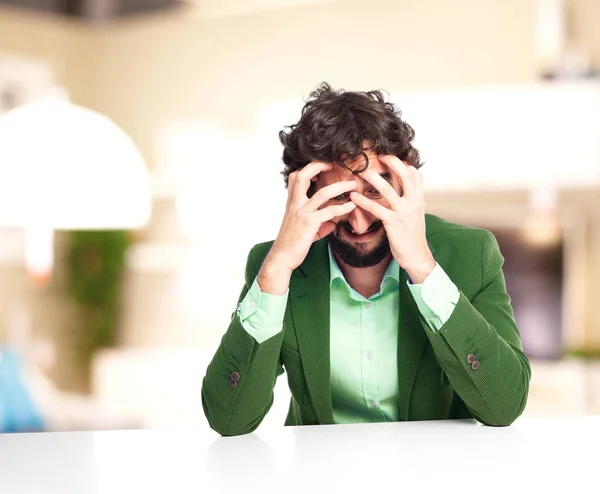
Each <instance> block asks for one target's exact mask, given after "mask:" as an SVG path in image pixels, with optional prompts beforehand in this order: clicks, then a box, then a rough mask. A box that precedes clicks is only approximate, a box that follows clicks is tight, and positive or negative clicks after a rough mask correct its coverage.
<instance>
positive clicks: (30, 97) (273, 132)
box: [0, 0, 600, 431]
mask: <svg viewBox="0 0 600 494" xmlns="http://www.w3.org/2000/svg"><path fill="white" fill-rule="evenodd" d="M599 18H600V2H597V1H596V0H564V1H560V0H503V1H498V0H454V1H452V2H447V1H445V0H420V1H418V2H417V1H409V0H393V1H392V0H371V1H370V2H368V3H367V2H364V1H354V0H285V1H284V0H188V1H185V2H183V1H179V0H68V1H65V2H56V1H51V0H0V349H1V350H0V430H3V431H15V430H77V429H108V428H113V429H119V428H136V427H151V428H159V427H160V428H207V427H208V425H207V423H206V420H205V418H204V415H203V413H202V407H201V401H200V386H201V379H202V377H203V375H204V370H205V368H206V365H207V364H208V361H209V360H210V358H211V357H212V354H213V352H214V351H215V349H216V347H217V345H218V343H219V341H220V338H221V336H222V334H223V332H224V331H225V330H226V328H227V326H228V323H229V320H230V316H231V313H232V312H233V310H234V309H235V305H236V302H237V297H238V294H239V291H240V289H241V287H242V283H243V270H244V265H245V261H246V255H247V253H248V251H249V249H250V247H251V246H252V245H253V244H255V243H257V242H261V241H265V240H270V239H273V238H274V237H275V236H276V234H277V231H278V227H279V224H280V221H281V217H282V214H283V210H284V205H285V197H286V191H285V189H284V186H283V180H282V177H281V176H280V174H279V172H280V171H281V169H282V163H281V145H280V144H279V140H278V137H277V132H278V131H279V130H280V129H282V128H283V127H284V126H285V125H289V124H292V123H294V122H296V121H297V120H298V118H299V111H300V109H301V108H302V105H303V99H304V98H306V97H307V96H308V94H309V92H310V91H311V90H312V89H313V88H314V87H315V86H317V85H318V84H319V83H320V82H321V81H328V82H329V83H330V84H332V85H333V86H334V87H335V88H345V89H349V90H370V89H385V90H386V91H387V92H388V93H389V95H390V99H391V100H392V101H393V102H395V103H396V104H397V105H398V106H399V107H400V108H401V109H402V111H403V113H404V117H405V118H406V120H407V121H408V122H409V123H410V124H411V125H412V126H413V127H414V128H415V130H416V135H417V137H416V146H417V147H418V149H419V150H420V151H421V154H422V157H423V158H424V160H425V162H426V165H425V167H424V168H423V175H424V178H425V184H426V190H427V202H428V210H429V212H431V213H433V214H437V215H440V216H442V217H443V218H445V219H447V220H449V221H455V222H459V223H463V224H468V225H473V226H481V227H484V228H488V229H490V230H491V231H493V232H494V233H495V234H496V236H497V238H498V241H499V243H500V247H501V250H502V252H503V254H504V256H505V258H506V264H505V274H506V278H507V285H508V290H509V293H510V294H511V296H512V299H513V306H514V310H515V315H516V319H517V323H518V325H519V328H520V331H521V336H522V339H523V344H524V347H525V351H526V353H527V354H528V355H529V357H530V359H531V363H532V372H533V376H532V382H531V389H530V395H529V402H528V406H527V409H526V410H525V413H524V415H525V416H544V415H553V416H557V415H584V414H597V413H600V311H599V310H598V303H599V301H600V299H599V298H598V293H600V248H599V247H598V246H599V245H600V79H598V70H599V69H600V31H599V30H598V29H597V19H599ZM285 379H286V378H285V377H282V378H281V379H279V381H278V384H277V388H276V400H275V405H274V407H273V410H272V411H271V413H270V414H269V415H268V417H267V418H266V419H265V422H264V423H263V426H262V427H279V426H281V424H283V421H284V417H285V413H286V411H287V405H288V399H289V393H288V391H287V383H286V381H285Z"/></svg>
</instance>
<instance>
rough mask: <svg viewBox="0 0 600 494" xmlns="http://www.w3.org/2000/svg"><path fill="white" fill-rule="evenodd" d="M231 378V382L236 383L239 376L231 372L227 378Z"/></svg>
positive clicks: (237, 373)
mask: <svg viewBox="0 0 600 494" xmlns="http://www.w3.org/2000/svg"><path fill="white" fill-rule="evenodd" d="M229 377H230V378H231V380H232V381H235V382H238V381H239V380H240V374H239V372H235V371H233V372H232V373H231V376H229Z"/></svg>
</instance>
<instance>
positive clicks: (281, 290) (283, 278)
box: [257, 257, 292, 295]
mask: <svg viewBox="0 0 600 494" xmlns="http://www.w3.org/2000/svg"><path fill="white" fill-rule="evenodd" d="M291 277H292V270H291V269H289V268H286V267H284V266H283V265H281V264H280V263H278V262H277V260H276V259H270V258H269V257H267V259H266V260H265V262H264V264H263V266H262V267H261V268H260V271H259V273H258V280H257V281H258V286H259V288H260V291H261V292H263V293H267V294H269V295H285V293H286V292H287V291H288V288H289V286H290V279H291Z"/></svg>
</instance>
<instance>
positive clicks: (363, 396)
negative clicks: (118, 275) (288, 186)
mask: <svg viewBox="0 0 600 494" xmlns="http://www.w3.org/2000/svg"><path fill="white" fill-rule="evenodd" d="M329 273H330V321H331V322H330V343H331V345H330V347H331V350H330V359H331V397H332V406H333V418H334V422H335V423H336V424H344V423H357V422H383V421H397V420H399V417H398V406H397V401H398V399H397V398H398V379H401V378H402V376H398V363H397V348H398V320H399V319H398V318H399V308H400V305H399V301H398V294H399V291H398V284H399V279H400V277H399V273H400V266H399V265H398V263H397V262H396V261H395V260H394V259H392V261H391V262H390V264H389V266H388V268H387V270H386V272H385V274H384V276H383V279H382V281H381V285H380V290H379V292H377V293H376V294H375V295H373V296H372V297H370V298H369V299H366V298H365V297H363V296H362V295H361V294H359V293H358V292H356V291H355V290H354V289H353V288H352V287H351V286H350V285H349V284H348V283H347V282H346V280H345V278H344V275H343V273H342V272H341V270H340V268H339V266H338V264H337V262H336V261H335V258H334V257H333V255H332V253H331V250H329ZM408 287H409V289H410V292H411V294H412V296H413V297H414V299H415V302H416V303H417V306H418V308H419V310H420V312H421V314H422V315H423V317H424V319H425V320H426V321H427V325H428V327H429V328H430V329H431V330H432V331H438V330H439V329H440V328H441V327H442V326H443V325H444V323H445V322H446V321H447V320H448V319H449V318H450V316H451V315H452V311H453V310H454V307H455V306H456V304H457V302H458V299H459V296H460V294H459V291H458V288H457V287H456V285H455V284H454V283H453V282H452V281H451V280H450V278H449V277H448V275H447V274H446V273H445V272H444V270H443V269H442V268H441V266H439V264H436V266H435V268H434V269H433V271H432V272H431V273H430V275H429V276H428V277H427V279H426V280H425V281H424V282H423V284H422V285H415V284H411V283H410V282H408ZM288 295H289V292H288V293H286V294H284V295H269V294H266V293H262V292H261V291H260V287H259V286H258V282H257V279H255V280H254V282H253V284H252V286H251V288H250V290H249V291H248V293H247V294H246V297H245V298H244V299H243V300H242V302H241V303H240V304H239V306H238V315H239V317H240V320H241V323H242V326H243V327H244V329H245V330H246V331H247V332H248V333H249V334H250V335H252V337H253V338H254V339H255V340H256V341H257V342H258V343H262V342H264V341H266V340H268V339H269V338H271V337H272V336H274V335H275V334H277V333H279V332H280V331H281V330H282V328H283V317H284V313H285V308H286V304H287V299H288Z"/></svg>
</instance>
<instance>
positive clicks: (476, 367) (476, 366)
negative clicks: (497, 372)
mask: <svg viewBox="0 0 600 494" xmlns="http://www.w3.org/2000/svg"><path fill="white" fill-rule="evenodd" d="M471 369H473V370H474V371H475V370H477V369H479V360H473V363H472V364H471Z"/></svg>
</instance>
